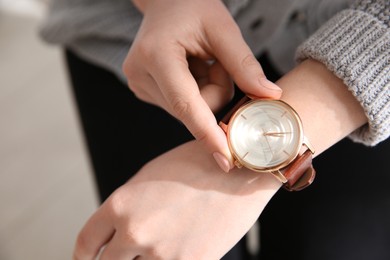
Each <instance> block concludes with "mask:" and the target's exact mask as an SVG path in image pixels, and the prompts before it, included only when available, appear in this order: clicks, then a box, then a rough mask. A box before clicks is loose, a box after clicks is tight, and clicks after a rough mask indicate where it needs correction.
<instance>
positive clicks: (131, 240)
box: [122, 227, 141, 245]
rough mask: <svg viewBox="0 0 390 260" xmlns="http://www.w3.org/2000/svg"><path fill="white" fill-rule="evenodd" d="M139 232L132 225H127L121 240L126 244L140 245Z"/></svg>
mask: <svg viewBox="0 0 390 260" xmlns="http://www.w3.org/2000/svg"><path fill="white" fill-rule="evenodd" d="M139 234H140V233H139V232H137V230H136V229H135V228H134V227H128V228H127V229H126V231H124V233H123V234H122V241H123V242H124V243H125V244H126V245H140V244H141V239H140V235H139Z"/></svg>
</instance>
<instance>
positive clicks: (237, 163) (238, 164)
mask: <svg viewBox="0 0 390 260" xmlns="http://www.w3.org/2000/svg"><path fill="white" fill-rule="evenodd" d="M234 165H235V166H236V167H237V168H238V169H241V168H242V164H241V163H240V162H239V161H237V160H235V161H234Z"/></svg>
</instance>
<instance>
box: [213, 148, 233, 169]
mask: <svg viewBox="0 0 390 260" xmlns="http://www.w3.org/2000/svg"><path fill="white" fill-rule="evenodd" d="M213 157H214V159H215V161H216V162H217V163H218V165H219V167H220V168H221V169H222V170H223V171H224V172H229V171H230V163H229V160H228V159H227V158H226V157H225V156H223V155H222V154H221V153H219V152H215V153H213Z"/></svg>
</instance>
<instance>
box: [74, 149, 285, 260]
mask: <svg viewBox="0 0 390 260" xmlns="http://www.w3.org/2000/svg"><path fill="white" fill-rule="evenodd" d="M204 149H205V148H204V147H203V146H202V145H200V143H198V142H196V141H193V142H189V143H186V144H184V145H182V146H179V147H177V148H175V149H173V150H171V151H169V152H167V153H165V154H164V155H162V156H160V157H158V158H157V159H155V160H153V161H151V162H150V163H148V164H147V165H146V166H145V167H143V168H142V169H141V170H140V171H139V172H138V173H137V174H136V175H135V176H134V177H133V178H132V179H130V180H129V181H128V182H127V183H126V184H125V185H123V186H122V187H120V188H119V189H118V190H116V191H115V192H114V193H113V194H112V196H111V197H109V198H108V199H107V201H106V202H105V203H104V204H103V205H102V206H101V207H100V208H99V209H98V210H97V212H96V213H95V214H94V215H93V216H92V217H91V218H90V219H89V221H88V222H87V223H86V225H85V226H84V228H83V229H82V231H81V232H80V234H79V237H78V240H77V244H76V248H75V251H74V259H75V260H76V259H77V260H81V259H82V260H84V259H95V258H96V257H97V255H98V254H99V252H100V251H101V253H100V259H102V260H106V259H135V258H137V259H139V258H140V259H219V258H221V257H222V256H223V255H224V254H225V253H226V252H228V251H229V249H230V248H232V247H233V246H234V245H235V244H236V243H237V242H238V241H239V240H240V238H241V237H243V236H244V234H245V233H246V232H247V231H248V230H249V229H250V227H251V226H252V225H253V223H254V222H255V221H256V220H257V218H258V216H259V214H260V213H261V212H262V210H263V208H264V206H265V205H266V204H267V202H268V201H269V199H270V198H271V197H272V196H273V195H274V193H275V192H276V191H277V190H278V188H279V187H280V185H281V184H280V183H279V182H278V181H277V180H276V179H275V178H274V177H272V176H271V175H268V174H258V173H254V172H251V171H249V170H246V169H241V170H238V169H234V170H232V171H231V172H230V173H229V174H226V173H224V172H223V171H221V170H220V168H218V166H217V165H216V164H215V163H214V161H213V159H212V158H211V157H210V156H209V154H208V153H207V152H206V151H205V150H204Z"/></svg>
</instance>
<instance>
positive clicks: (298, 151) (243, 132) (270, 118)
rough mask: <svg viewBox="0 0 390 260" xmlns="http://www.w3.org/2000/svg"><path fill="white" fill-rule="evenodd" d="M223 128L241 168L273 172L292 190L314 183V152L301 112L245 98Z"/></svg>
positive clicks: (277, 102) (285, 106)
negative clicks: (305, 132)
mask: <svg viewBox="0 0 390 260" xmlns="http://www.w3.org/2000/svg"><path fill="white" fill-rule="evenodd" d="M219 125H220V126H221V128H222V129H223V130H224V131H225V133H226V135H227V140H228V144H229V149H230V151H231V153H232V155H233V158H234V164H235V165H236V166H237V167H238V168H241V167H246V168H248V169H250V170H253V171H256V172H267V173H271V174H272V175H274V176H275V177H276V178H277V179H278V180H280V181H281V182H282V183H283V187H284V188H285V189H287V190H289V191H299V190H302V189H303V188H305V187H307V186H309V185H310V184H311V183H312V182H313V180H314V177H315V170H314V168H313V166H312V154H314V149H313V148H312V146H311V145H310V143H309V142H308V140H307V138H306V137H305V136H304V134H303V127H302V122H301V119H300V118H299V116H298V113H297V112H296V111H295V110H294V109H293V108H292V107H291V106H290V105H289V104H287V103H286V102H284V101H281V100H269V99H259V98H251V97H249V96H245V97H244V98H243V99H242V100H241V101H240V102H239V103H238V104H236V106H235V107H233V109H232V110H231V111H230V112H228V113H227V114H226V115H225V117H224V118H223V119H222V120H221V122H220V124H219Z"/></svg>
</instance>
